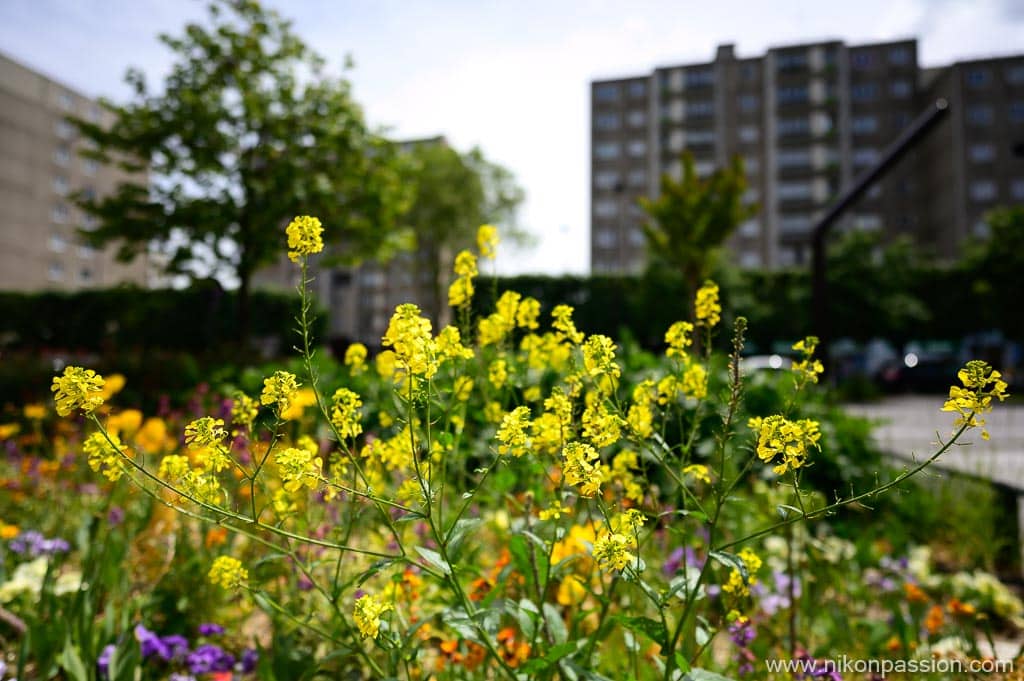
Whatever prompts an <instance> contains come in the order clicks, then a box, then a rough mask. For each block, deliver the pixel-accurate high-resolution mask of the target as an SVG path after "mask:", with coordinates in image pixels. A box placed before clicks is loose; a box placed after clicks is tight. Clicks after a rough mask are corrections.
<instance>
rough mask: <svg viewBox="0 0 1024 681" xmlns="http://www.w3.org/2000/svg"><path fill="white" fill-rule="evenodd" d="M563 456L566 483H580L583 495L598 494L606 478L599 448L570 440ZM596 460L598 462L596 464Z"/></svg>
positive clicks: (563, 471)
mask: <svg viewBox="0 0 1024 681" xmlns="http://www.w3.org/2000/svg"><path fill="white" fill-rule="evenodd" d="M562 457H563V458H564V459H565V463H564V465H563V467H562V475H563V477H564V478H565V482H566V484H569V485H578V486H579V488H580V495H581V496H584V497H593V496H596V495H597V494H598V493H599V492H600V491H601V482H602V481H603V480H604V475H603V474H602V472H601V466H600V461H599V460H598V455H597V450H595V449H594V448H593V447H591V446H590V445H588V444H586V443H584V442H570V443H568V444H567V445H565V447H564V448H563V449H562ZM595 461H597V462H598V463H597V464H596V465H595V464H594V463H593V462H595Z"/></svg>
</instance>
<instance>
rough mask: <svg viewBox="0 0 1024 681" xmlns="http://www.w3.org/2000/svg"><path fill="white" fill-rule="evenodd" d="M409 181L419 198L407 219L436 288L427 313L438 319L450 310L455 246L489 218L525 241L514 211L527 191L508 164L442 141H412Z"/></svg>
mask: <svg viewBox="0 0 1024 681" xmlns="http://www.w3.org/2000/svg"><path fill="white" fill-rule="evenodd" d="M409 158H410V160H411V163H410V165H409V171H408V181H409V182H410V184H412V185H413V186H414V187H415V189H416V198H415V200H414V201H413V203H412V206H411V208H410V209H409V212H408V213H407V214H406V215H405V222H406V223H407V224H408V225H409V227H410V229H411V230H412V231H413V233H414V234H415V236H416V244H417V250H418V253H419V257H418V258H416V264H417V266H419V267H423V268H426V271H427V273H428V275H429V280H430V281H431V283H432V290H431V291H430V292H429V296H428V298H424V299H423V301H422V302H423V308H424V311H425V313H426V314H427V315H428V316H430V317H432V318H433V319H435V320H439V319H440V318H441V313H442V311H444V310H445V309H446V306H447V300H446V298H445V291H446V287H445V283H446V279H447V274H448V268H449V267H450V266H451V260H452V257H453V256H454V253H455V251H457V250H459V249H461V248H468V247H469V246H470V245H471V244H472V243H473V238H474V235H475V234H476V229H477V227H479V226H480V225H482V224H485V223H492V222H493V223H497V224H501V225H503V226H504V227H506V230H505V231H504V233H503V236H505V237H506V238H508V237H511V238H512V239H513V240H521V239H522V234H521V233H520V232H518V231H516V230H515V220H514V218H515V213H516V210H517V208H518V207H519V205H520V204H521V203H522V201H523V190H522V189H521V188H520V187H519V186H518V185H517V184H516V182H515V178H514V177H513V175H512V173H511V172H510V171H508V170H507V169H506V168H504V167H502V166H500V165H498V164H495V163H492V162H491V161H488V160H487V159H486V158H485V157H484V155H483V153H482V152H481V151H480V149H478V148H474V149H472V150H470V151H469V152H468V153H459V152H458V151H457V150H455V149H452V148H451V147H449V146H448V145H447V144H445V143H444V141H443V140H428V141H424V142H419V143H416V144H414V145H412V146H411V148H410V150H409Z"/></svg>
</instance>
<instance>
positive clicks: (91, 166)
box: [82, 158, 100, 176]
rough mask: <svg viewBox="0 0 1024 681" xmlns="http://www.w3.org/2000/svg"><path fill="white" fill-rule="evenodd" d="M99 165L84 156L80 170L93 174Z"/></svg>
mask: <svg viewBox="0 0 1024 681" xmlns="http://www.w3.org/2000/svg"><path fill="white" fill-rule="evenodd" d="M99 167H100V164H99V163H97V162H96V161H94V160H93V159H91V158H86V159H83V160H82V172H83V173H85V174H86V175H89V176H92V175H95V174H96V171H97V170H98V169H99Z"/></svg>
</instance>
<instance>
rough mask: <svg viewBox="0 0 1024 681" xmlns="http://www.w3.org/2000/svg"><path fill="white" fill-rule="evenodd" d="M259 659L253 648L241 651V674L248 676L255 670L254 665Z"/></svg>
mask: <svg viewBox="0 0 1024 681" xmlns="http://www.w3.org/2000/svg"><path fill="white" fill-rule="evenodd" d="M259 659H260V654H259V653H257V652H256V651H255V650H254V649H253V648H246V649H245V650H243V651H242V673H243V674H249V673H251V672H252V671H254V670H255V669H256V663H257V662H258V661H259Z"/></svg>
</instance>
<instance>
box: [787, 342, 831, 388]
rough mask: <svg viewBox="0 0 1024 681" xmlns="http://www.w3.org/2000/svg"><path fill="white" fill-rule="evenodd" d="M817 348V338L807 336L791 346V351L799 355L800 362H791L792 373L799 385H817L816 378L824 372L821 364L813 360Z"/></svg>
mask: <svg viewBox="0 0 1024 681" xmlns="http://www.w3.org/2000/svg"><path fill="white" fill-rule="evenodd" d="M817 347H818V337H817V336H808V337H807V338H804V339H803V340H801V341H797V342H796V343H794V344H793V349H794V350H796V351H797V352H799V353H800V361H796V360H793V373H795V374H796V375H797V381H798V382H799V384H800V385H804V384H805V383H817V382H818V377H819V376H820V375H821V373H822V372H823V371H825V367H824V366H822V364H821V362H820V361H818V360H816V359H814V351H815V349H817Z"/></svg>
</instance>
